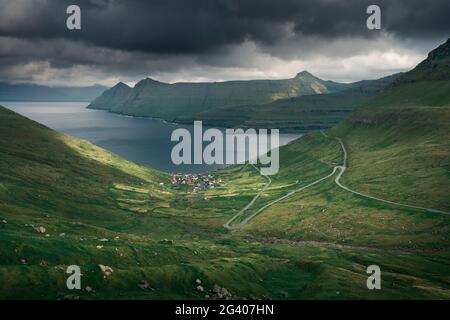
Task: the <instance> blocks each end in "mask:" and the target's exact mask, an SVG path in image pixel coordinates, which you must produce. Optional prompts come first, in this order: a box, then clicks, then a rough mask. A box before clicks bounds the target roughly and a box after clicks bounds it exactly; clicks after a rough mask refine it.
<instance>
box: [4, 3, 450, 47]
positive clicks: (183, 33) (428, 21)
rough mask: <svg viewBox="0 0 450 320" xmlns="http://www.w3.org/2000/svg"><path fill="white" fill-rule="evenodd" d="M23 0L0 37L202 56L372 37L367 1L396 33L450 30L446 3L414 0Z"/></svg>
mask: <svg viewBox="0 0 450 320" xmlns="http://www.w3.org/2000/svg"><path fill="white" fill-rule="evenodd" d="M14 3H15V1H2V2H1V4H2V6H3V7H4V8H2V11H3V12H4V14H5V13H6V12H8V6H17V5H18V4H17V3H21V6H22V12H27V13H28V14H26V15H25V14H23V15H21V14H20V12H19V14H17V16H16V17H14V13H13V16H12V17H10V18H9V23H8V25H5V23H3V24H0V35H3V36H13V37H20V38H44V39H45V38H58V37H64V38H66V39H71V40H79V41H84V42H87V43H90V44H93V45H97V46H104V47H109V48H115V49H121V50H137V51H143V52H153V53H165V54H167V53H168V54H176V53H202V52H207V51H214V50H218V49H221V48H222V47H223V46H225V45H230V44H237V43H241V42H243V41H244V40H246V39H250V40H253V41H256V42H261V43H262V44H264V45H276V43H277V42H278V40H279V39H280V38H283V36H284V32H286V26H287V25H289V26H291V28H290V31H291V32H294V33H295V34H296V35H299V36H301V35H308V36H317V37H321V38H334V37H339V36H352V35H353V36H354V35H358V36H365V37H373V36H376V33H374V32H370V31H368V30H367V28H366V26H365V20H366V18H367V15H366V14H365V9H366V8H367V6H368V5H369V4H378V5H380V7H381V8H382V18H383V28H384V30H385V31H387V32H390V33H393V34H396V35H398V36H401V37H411V38H414V37H426V36H432V37H439V36H445V35H449V34H450V19H449V18H448V15H449V13H450V1H448V0H435V1H428V2H424V1H419V0H391V1H385V0H384V1H374V0H368V1H366V0H345V1H344V0H341V1H339V0H303V1H300V0H281V1H280V0H277V1H274V0H217V1H213V0H176V1H175V0H151V1H148V0H146V1H144V0H134V1H133V0H129V1H125V0H95V1H94V0H90V1H89V0H75V1H74V0H70V1H66V0H54V1H40V0H34V1H30V0H28V1H21V0H19V1H17V3H16V4H14ZM69 4H78V5H79V6H80V7H81V9H82V30H81V31H76V32H70V31H68V30H67V29H66V27H65V19H66V14H65V10H66V8H67V6H68V5H69Z"/></svg>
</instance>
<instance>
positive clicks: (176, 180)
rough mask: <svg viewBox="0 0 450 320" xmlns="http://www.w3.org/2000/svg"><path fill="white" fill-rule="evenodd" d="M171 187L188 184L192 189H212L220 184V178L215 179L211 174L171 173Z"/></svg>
mask: <svg viewBox="0 0 450 320" xmlns="http://www.w3.org/2000/svg"><path fill="white" fill-rule="evenodd" d="M171 183H172V187H179V186H189V187H192V188H193V190H192V191H194V192H195V191H200V190H207V189H214V188H215V187H218V186H220V185H221V183H222V180H221V179H216V177H214V176H213V175H212V174H190V173H189V174H179V173H177V174H173V175H172V178H171Z"/></svg>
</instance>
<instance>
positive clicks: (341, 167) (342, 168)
mask: <svg viewBox="0 0 450 320" xmlns="http://www.w3.org/2000/svg"><path fill="white" fill-rule="evenodd" d="M320 132H321V133H322V134H323V136H324V137H326V138H330V137H329V136H328V135H327V134H326V133H325V132H323V131H322V130H320ZM336 140H337V141H338V142H339V144H340V146H341V149H342V152H343V154H344V160H343V162H342V165H339V166H335V167H334V168H333V171H332V172H331V173H330V174H329V175H326V176H324V177H322V178H320V179H317V180H315V181H314V182H311V183H310V184H308V185H306V186H303V187H301V188H298V189H295V190H293V191H290V192H289V193H287V194H285V195H284V196H282V197H280V198H277V199H275V200H273V201H271V202H269V203H268V204H266V205H264V206H263V207H261V208H260V209H258V210H257V211H256V212H254V213H253V214H251V215H250V216H248V217H247V218H245V219H244V220H242V221H241V222H239V223H238V224H235V225H231V223H232V222H233V221H234V220H235V219H236V218H238V217H240V216H241V215H243V214H244V213H245V212H246V211H247V210H248V209H249V208H250V207H251V206H252V205H253V204H254V203H255V201H256V200H257V199H258V198H259V196H260V195H261V194H262V193H263V192H264V191H265V190H266V189H267V188H268V187H269V185H270V184H271V183H272V180H271V179H270V178H269V177H268V176H264V177H266V178H267V179H268V183H267V184H266V185H265V186H264V188H262V189H261V190H260V191H259V192H258V194H257V195H256V196H255V197H254V198H253V199H252V201H250V202H249V203H248V204H247V205H246V206H245V207H244V208H242V209H241V210H240V211H239V212H238V213H236V214H235V215H234V216H233V217H232V218H231V219H230V220H228V221H227V222H226V223H225V224H224V225H223V226H224V228H226V229H228V230H235V229H239V228H241V227H243V226H244V225H246V224H247V223H248V222H249V221H250V220H251V219H253V218H254V217H255V216H257V215H258V214H259V213H261V212H262V211H264V210H265V209H267V208H268V207H270V206H272V205H274V204H275V203H277V202H280V201H282V200H284V199H286V198H288V197H290V196H292V195H293V194H295V193H297V192H299V191H302V190H304V189H306V188H309V187H312V186H313V185H315V184H317V183H319V182H321V181H323V180H325V179H327V178H329V177H331V176H333V175H334V174H335V173H336V171H337V170H340V171H339V173H338V175H337V176H336V178H335V179H334V182H335V183H336V184H337V185H338V186H339V187H340V188H342V189H344V190H345V191H347V192H350V193H353V194H356V195H358V196H361V197H364V198H368V199H372V200H376V201H381V202H384V203H388V204H391V205H396V206H401V207H407V208H412V209H417V210H424V211H427V212H431V213H438V214H445V215H450V212H447V211H442V210H437V209H431V208H425V207H419V206H413V205H409V204H404V203H400V202H394V201H390V200H385V199H381V198H377V197H374V196H370V195H367V194H364V193H361V192H358V191H355V190H352V189H350V188H348V187H346V186H344V185H343V184H342V183H341V181H340V179H341V177H342V175H343V174H344V172H345V170H346V169H347V161H348V160H347V158H348V155H347V149H346V148H345V145H344V142H343V141H342V139H341V138H336ZM252 166H253V167H254V168H255V169H256V170H258V169H257V168H256V167H255V166H254V165H252Z"/></svg>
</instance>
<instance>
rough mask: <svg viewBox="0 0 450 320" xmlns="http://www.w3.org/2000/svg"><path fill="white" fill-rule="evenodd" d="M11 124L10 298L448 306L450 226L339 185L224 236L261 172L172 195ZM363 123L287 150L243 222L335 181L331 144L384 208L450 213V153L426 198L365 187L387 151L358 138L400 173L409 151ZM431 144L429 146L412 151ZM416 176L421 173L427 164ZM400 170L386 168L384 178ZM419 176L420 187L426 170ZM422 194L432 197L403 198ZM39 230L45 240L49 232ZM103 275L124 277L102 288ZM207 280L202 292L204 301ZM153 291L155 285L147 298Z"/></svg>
mask: <svg viewBox="0 0 450 320" xmlns="http://www.w3.org/2000/svg"><path fill="white" fill-rule="evenodd" d="M442 110H445V112H444V111H443V112H444V113H445V114H448V112H447V111H446V109H442ZM438 118H439V119H441V120H442V121H444V118H443V117H441V116H438ZM0 123H1V126H0V136H1V139H0V154H1V157H0V166H1V170H0V172H1V183H0V218H1V219H0V220H2V223H1V224H0V297H1V298H2V299H24V298H25V299H63V298H65V299H68V298H80V299H110V298H126V299H131V298H144V299H161V298H187V299H197V298H201V299H212V298H215V297H214V293H212V292H211V289H212V288H213V287H214V285H219V286H221V287H225V288H226V289H227V290H228V291H229V292H230V293H231V294H232V297H233V298H248V299H262V298H272V299H318V298H324V299H366V298H368V299H378V298H389V299H403V298H448V297H449V295H450V291H449V281H450V278H449V271H448V262H449V253H448V236H449V234H450V230H449V224H448V222H449V219H450V217H448V216H444V215H438V214H436V215H433V214H430V213H426V212H422V211H420V210H412V209H403V208H398V207H395V206H389V205H386V204H380V203H377V202H376V201H371V200H367V199H364V198H358V197H357V196H355V195H352V194H350V193H348V192H346V191H344V190H342V189H339V188H338V187H337V186H336V184H335V183H334V177H333V178H330V179H327V180H324V181H323V182H322V183H320V184H317V185H315V186H313V187H311V188H309V189H305V190H304V191H302V192H299V193H297V194H294V195H292V196H291V197H288V198H286V199H285V200H283V201H280V202H278V203H276V204H274V205H273V206H271V207H269V208H267V209H266V210H264V211H263V212H262V213H260V214H259V215H257V216H256V217H254V218H253V219H252V220H250V221H249V223H248V224H246V225H245V226H243V227H242V228H241V229H238V230H232V231H230V230H227V229H225V228H223V226H222V225H223V224H224V223H225V222H226V221H227V220H228V219H230V218H231V217H232V216H233V215H234V214H236V213H237V212H238V211H239V210H240V209H241V208H242V207H244V206H245V205H246V204H247V203H248V202H249V201H251V199H252V198H253V197H254V196H255V195H256V194H257V193H258V191H259V190H260V189H261V188H262V187H263V186H264V185H265V184H266V183H267V180H266V179H265V178H264V177H262V176H260V175H259V173H258V171H256V170H255V169H254V168H252V167H251V166H248V165H247V166H234V167H230V168H228V169H225V170H222V171H219V172H214V173H213V174H214V175H217V176H218V177H220V178H221V179H222V180H223V184H222V186H220V187H218V188H215V189H209V190H207V191H201V192H199V191H198V192H192V190H189V189H184V190H183V189H173V188H170V177H169V175H167V174H164V173H161V172H157V171H155V170H152V169H149V168H146V167H142V166H139V165H137V164H134V163H132V162H129V161H127V160H125V159H123V158H120V157H118V156H117V155H114V154H112V153H110V152H107V151H105V150H103V149H101V148H98V147H96V146H94V145H92V144H90V143H88V142H86V141H82V140H79V139H75V138H72V137H68V136H66V135H63V134H60V133H57V132H55V131H52V130H50V129H48V128H46V127H44V126H42V125H40V124H38V123H35V122H33V121H31V120H28V119H26V118H24V117H22V116H20V115H18V114H16V113H14V112H12V111H9V110H7V109H5V108H2V109H1V111H0ZM360 123H361V121H360V119H359V118H357V117H355V119H353V120H351V121H349V122H347V123H344V124H343V125H342V126H340V127H339V126H338V127H337V128H335V129H333V130H329V131H327V132H328V135H329V137H325V136H324V135H322V134H321V133H319V132H315V133H311V134H307V135H306V136H304V137H303V138H301V139H300V140H298V141H295V142H294V143H291V144H289V145H288V146H286V147H283V148H282V150H281V154H280V157H281V161H282V165H281V170H280V172H279V173H278V174H277V175H276V176H273V177H272V180H273V181H272V184H271V185H270V187H269V188H268V189H267V191H266V192H264V193H263V194H262V195H261V197H260V198H259V199H258V200H257V201H256V202H255V204H254V206H252V208H250V209H249V212H248V213H246V214H250V213H251V212H253V211H252V210H257V209H258V208H260V207H262V206H263V205H265V204H267V203H268V202H269V201H271V200H273V199H276V198H277V197H280V196H282V195H284V194H286V193H287V192H289V191H291V190H293V189H295V188H298V187H300V186H302V185H306V184H308V183H309V182H311V181H313V180H316V179H317V178H320V177H322V176H324V175H327V174H329V173H330V172H331V171H332V168H333V167H334V166H335V165H338V164H339V163H340V162H341V161H342V153H341V150H340V147H339V145H338V144H337V142H336V140H334V139H333V135H336V136H338V135H339V136H341V137H342V138H343V139H344V141H345V142H346V144H347V145H348V146H349V150H350V158H349V169H348V175H345V176H344V177H343V181H344V182H345V183H348V184H349V185H351V186H352V187H354V188H355V189H357V190H359V189H361V190H364V191H366V189H367V188H368V187H369V186H370V187H371V188H372V187H374V188H375V189H373V190H377V189H379V191H376V192H383V190H386V191H385V193H384V194H381V195H383V196H386V197H387V198H389V199H392V200H399V201H409V202H411V203H413V204H421V205H428V206H432V207H436V208H441V209H445V208H448V207H446V203H445V196H444V197H443V196H442V193H439V192H438V191H434V190H435V189H436V190H441V191H442V185H444V186H445V183H446V182H448V175H447V176H446V175H445V174H444V175H443V174H442V172H443V171H442V170H444V171H445V170H446V169H448V167H447V165H448V162H445V161H447V159H448V154H442V155H439V157H441V158H439V159H440V160H439V159H438V160H433V161H437V163H438V164H439V166H437V168H436V170H433V171H430V175H432V176H430V177H429V179H428V180H426V179H425V180H424V184H423V185H421V186H422V187H421V188H419V187H417V185H412V184H411V183H409V181H408V180H406V181H404V182H403V181H399V180H398V179H388V178H389V176H387V178H385V180H383V181H377V180H376V179H375V180H374V181H372V179H369V178H367V179H364V176H365V173H364V171H363V170H364V168H365V169H366V170H368V174H369V173H370V174H373V175H376V172H377V170H375V169H374V168H372V161H369V160H368V161H366V162H364V161H363V160H364V159H367V157H368V156H372V153H371V152H373V155H376V152H377V150H376V148H375V149H374V148H372V149H371V150H364V148H362V147H361V146H359V144H358V141H360V139H364V138H366V140H365V141H366V142H370V143H373V144H374V145H376V144H377V143H378V144H380V143H389V142H391V145H390V148H393V149H392V153H393V154H397V155H398V156H399V157H400V158H398V159H397V160H398V161H401V163H402V166H406V165H408V164H407V163H406V161H405V158H404V157H402V155H405V154H407V152H406V153H402V152H398V150H397V151H395V148H396V145H395V144H396V143H397V144H400V142H399V141H398V139H397V140H396V139H395V137H391V136H390V135H389V132H387V131H386V130H381V133H382V134H379V135H373V132H367V134H366V136H362V135H360V134H362V133H364V132H366V130H369V131H370V126H369V127H366V125H360ZM351 126H356V127H358V130H360V131H356V129H354V130H350V129H349V128H350V127H351ZM346 130H348V132H347V131H346ZM373 130H375V129H373ZM424 130H426V128H424ZM369 137H372V138H371V140H368V139H369ZM425 138H426V136H421V135H418V136H417V137H416V140H415V141H411V148H413V147H414V146H415V145H417V143H418V142H420V141H422V140H421V139H425ZM389 139H391V140H389ZM408 139H409V138H408ZM411 139H413V138H412V137H411ZM427 141H428V140H427ZM440 141H441V145H435V144H433V143H439V139H436V140H434V141H432V142H433V143H432V144H431V146H432V147H433V148H435V150H439V149H440V148H441V147H442V143H443V142H442V141H448V139H447V140H446V139H441V140H440ZM430 143H431V142H430ZM443 144H444V147H446V149H444V151H445V152H448V150H449V149H448V145H445V143H443ZM429 151H430V149H424V150H423V157H420V159H421V160H423V162H422V164H424V165H425V164H431V165H432V163H431V162H430V161H431V159H435V155H434V154H433V153H431V152H429ZM364 152H369V154H365V153H364ZM436 152H438V151H436ZM438 153H439V152H438ZM369 159H370V158H369ZM439 161H441V162H439ZM411 166H412V167H410V168H411V169H414V168H416V167H419V165H418V164H416V161H411ZM434 166H436V165H434ZM390 167H391V164H390V163H389V162H387V163H385V165H384V167H383V165H382V164H380V167H377V169H378V170H389V169H390ZM407 168H409V167H407ZM439 168H440V169H439ZM405 170H406V169H405ZM447 172H448V171H447ZM412 174H413V175H416V178H419V179H422V178H423V173H421V172H420V171H418V170H414V171H413V172H412ZM369 177H370V175H369ZM377 186H378V187H377ZM382 186H383V187H382ZM447 186H448V183H447ZM384 187H386V188H388V189H383V188H384ZM371 190H372V189H370V190H369V192H372V191H371ZM396 192H398V193H396ZM414 193H420V195H421V196H420V197H410V198H405V197H406V196H405V195H408V194H414ZM376 194H378V193H376ZM447 204H448V203H447ZM39 227H44V228H45V232H43V233H41V232H38V231H37V230H36V229H38V228H39ZM73 264H75V265H79V266H80V267H81V270H82V273H83V276H82V290H75V291H70V290H68V289H67V288H66V279H67V277H68V275H67V274H66V272H65V271H66V268H67V266H69V265H73ZM99 264H102V265H107V266H109V267H111V268H112V269H113V273H112V274H111V275H109V276H106V277H105V276H104V274H102V271H101V270H100V268H99ZM371 264H377V265H379V266H380V267H381V270H382V275H383V276H382V286H383V289H382V290H379V291H377V290H375V291H372V290H368V289H367V288H366V279H367V276H368V275H367V274H366V268H367V266H369V265H371ZM197 279H199V280H200V281H201V286H202V287H203V289H204V290H203V291H199V290H198V289H197V286H198V284H197V283H196V280H197ZM143 282H144V283H147V284H148V286H146V287H145V288H142V286H140V284H141V283H143ZM87 287H88V288H87Z"/></svg>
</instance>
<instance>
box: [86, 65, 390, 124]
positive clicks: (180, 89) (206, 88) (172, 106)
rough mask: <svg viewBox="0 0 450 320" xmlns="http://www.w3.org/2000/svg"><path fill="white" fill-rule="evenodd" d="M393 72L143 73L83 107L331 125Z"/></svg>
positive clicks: (185, 119)
mask: <svg viewBox="0 0 450 320" xmlns="http://www.w3.org/2000/svg"><path fill="white" fill-rule="evenodd" d="M398 76H399V74H396V75H392V76H389V77H385V78H381V79H377V80H364V81H358V82H354V83H338V82H334V81H326V80H322V79H320V78H318V77H316V76H314V75H312V74H311V73H309V72H307V71H302V72H300V73H298V74H297V75H296V76H295V77H294V78H292V79H284V80H247V81H226V82H214V83H174V84H168V83H163V82H159V81H155V80H152V79H150V78H147V79H145V80H142V81H140V82H139V83H138V84H137V85H136V86H135V87H134V88H130V87H129V86H127V85H125V84H124V83H121V82H120V83H118V84H117V85H116V86H114V87H113V88H111V89H109V90H106V91H105V92H104V93H103V94H102V95H101V96H100V97H98V98H97V99H95V100H94V101H93V102H92V103H91V104H90V105H89V106H88V108H92V109H103V110H108V111H111V112H115V113H121V114H127V115H133V116H146V117H156V118H162V119H165V120H168V121H174V122H180V123H192V122H193V121H194V120H203V121H204V123H205V124H208V125H214V126H231V127H237V126H239V127H253V128H261V127H263V128H279V129H281V130H283V131H306V130H310V129H317V128H328V127H331V126H333V125H334V124H336V123H338V122H339V121H341V120H342V119H344V118H345V117H347V116H348V115H349V113H350V112H351V110H352V109H353V108H354V107H356V106H358V105H361V104H363V103H365V102H367V101H368V100H369V99H370V98H372V97H373V96H375V95H376V94H378V93H380V92H381V91H382V90H383V89H384V88H385V87H386V86H388V85H390V84H391V82H392V81H393V80H394V79H396V78H397V77H398Z"/></svg>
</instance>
